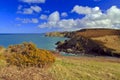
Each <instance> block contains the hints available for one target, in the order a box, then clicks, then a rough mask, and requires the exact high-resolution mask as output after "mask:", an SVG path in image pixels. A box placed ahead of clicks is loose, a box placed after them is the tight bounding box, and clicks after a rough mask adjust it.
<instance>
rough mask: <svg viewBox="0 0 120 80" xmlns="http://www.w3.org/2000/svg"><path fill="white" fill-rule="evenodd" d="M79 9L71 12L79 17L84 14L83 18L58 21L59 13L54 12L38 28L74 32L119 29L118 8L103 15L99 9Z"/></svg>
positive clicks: (114, 7) (119, 15) (113, 8)
mask: <svg viewBox="0 0 120 80" xmlns="http://www.w3.org/2000/svg"><path fill="white" fill-rule="evenodd" d="M79 7H80V10H79ZM79 7H78V9H74V8H75V7H74V8H73V10H72V12H76V13H78V14H79V15H81V14H84V15H85V16H84V17H83V18H77V19H61V20H60V15H59V12H58V11H56V12H53V13H52V14H50V16H49V18H48V21H47V22H44V23H42V24H40V25H39V27H40V28H45V27H48V28H58V29H61V30H76V29H80V28H119V29H120V8H118V7H116V6H112V7H111V8H110V9H108V10H106V12H105V13H103V12H102V11H101V10H100V9H99V7H95V8H90V7H82V6H79ZM85 9H86V10H85ZM80 11H81V12H80Z"/></svg>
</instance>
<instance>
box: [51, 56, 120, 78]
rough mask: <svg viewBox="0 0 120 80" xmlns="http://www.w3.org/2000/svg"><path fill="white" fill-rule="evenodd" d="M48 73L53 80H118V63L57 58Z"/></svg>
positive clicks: (119, 74)
mask: <svg viewBox="0 0 120 80" xmlns="http://www.w3.org/2000/svg"><path fill="white" fill-rule="evenodd" d="M49 73H51V74H52V76H53V77H54V78H55V80H120V63H117V62H108V61H100V60H99V61H96V60H92V58H91V59H90V60H89V59H88V60H87V58H85V59H84V58H81V59H80V58H79V59H70V58H57V60H56V62H55V63H54V65H53V66H52V68H50V70H49Z"/></svg>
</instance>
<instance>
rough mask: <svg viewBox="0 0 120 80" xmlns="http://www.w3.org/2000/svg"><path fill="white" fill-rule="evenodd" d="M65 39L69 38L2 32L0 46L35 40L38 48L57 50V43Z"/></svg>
mask: <svg viewBox="0 0 120 80" xmlns="http://www.w3.org/2000/svg"><path fill="white" fill-rule="evenodd" d="M65 39H67V38H62V37H45V36H44V34H0V46H4V47H5V48H7V47H8V46H9V45H14V44H21V43H22V42H33V43H35V44H36V45H37V47H38V48H42V49H47V50H55V47H56V45H55V43H56V42H57V41H64V40H65Z"/></svg>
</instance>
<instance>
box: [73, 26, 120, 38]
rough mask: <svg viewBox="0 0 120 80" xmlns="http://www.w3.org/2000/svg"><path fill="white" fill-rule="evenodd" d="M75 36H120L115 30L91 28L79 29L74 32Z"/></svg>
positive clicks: (119, 32)
mask: <svg viewBox="0 0 120 80" xmlns="http://www.w3.org/2000/svg"><path fill="white" fill-rule="evenodd" d="M75 35H76V36H79V35H80V36H84V37H89V38H90V37H101V36H105V35H120V30H117V29H104V28H93V29H81V30H78V31H76V32H75Z"/></svg>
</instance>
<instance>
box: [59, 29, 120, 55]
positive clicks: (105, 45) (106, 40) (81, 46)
mask: <svg viewBox="0 0 120 80" xmlns="http://www.w3.org/2000/svg"><path fill="white" fill-rule="evenodd" d="M69 33H71V32H69ZM65 37H67V36H65ZM69 37H70V40H66V41H65V42H64V43H63V42H59V44H57V45H58V46H57V49H58V50H59V51H64V52H67V53H73V54H82V53H85V54H92V55H106V56H116V57H120V47H119V45H120V30H116V29H82V30H78V31H74V32H72V33H71V36H69Z"/></svg>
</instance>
